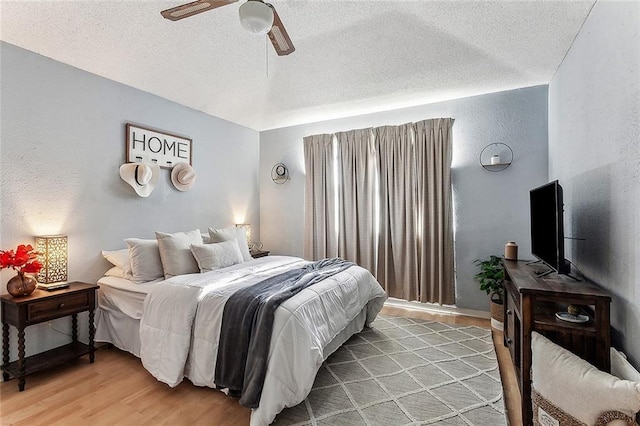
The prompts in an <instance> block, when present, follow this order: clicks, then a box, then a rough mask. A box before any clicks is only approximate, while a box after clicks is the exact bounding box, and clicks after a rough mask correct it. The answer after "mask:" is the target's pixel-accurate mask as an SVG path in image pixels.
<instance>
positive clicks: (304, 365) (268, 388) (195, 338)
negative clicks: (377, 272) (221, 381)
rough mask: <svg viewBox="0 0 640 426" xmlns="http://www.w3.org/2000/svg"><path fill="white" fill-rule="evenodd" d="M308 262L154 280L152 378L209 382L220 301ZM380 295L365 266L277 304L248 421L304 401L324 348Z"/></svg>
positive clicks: (147, 331) (266, 260)
mask: <svg viewBox="0 0 640 426" xmlns="http://www.w3.org/2000/svg"><path fill="white" fill-rule="evenodd" d="M306 263H307V262H306V261H304V260H302V259H299V258H292V257H284V256H270V257H263V258H260V259H256V260H254V261H251V262H248V263H247V264H241V265H236V266H234V267H231V268H225V269H222V270H217V271H213V272H208V273H204V274H190V275H182V276H177V277H173V278H171V279H169V280H166V281H163V282H161V283H158V284H157V285H154V287H153V289H152V290H151V291H150V292H149V295H148V296H147V298H146V299H145V304H144V311H143V312H144V313H143V316H142V320H141V324H140V338H141V343H142V345H141V346H142V348H141V354H140V356H141V359H142V363H143V365H144V367H145V368H146V369H147V370H149V372H150V373H151V374H153V376H154V377H156V378H157V379H158V380H160V381H162V382H164V383H167V384H168V385H169V386H176V385H177V384H178V383H180V382H181V381H182V379H183V378H184V377H188V378H189V380H191V381H192V382H193V383H194V384H196V385H199V386H209V387H215V385H214V373H215V365H216V357H217V351H218V338H219V335H220V326H221V323H222V312H223V308H224V304H225V303H226V301H227V299H228V298H229V296H231V294H232V293H234V292H235V291H236V290H237V289H238V288H241V287H244V286H248V285H251V284H255V283H258V282H260V281H262V280H263V279H265V278H267V277H268V276H271V275H275V274H279V273H282V272H284V271H286V270H288V269H291V268H297V267H300V266H302V265H304V264H306ZM385 299H386V294H385V293H384V290H383V289H382V287H380V284H378V282H377V281H376V280H375V278H374V277H373V276H372V275H371V274H370V273H369V272H368V271H367V270H366V269H364V268H361V267H359V266H353V267H351V268H349V269H347V270H345V271H343V272H340V273H339V274H336V275H334V276H333V277H331V278H328V279H326V280H324V281H322V282H320V283H317V284H314V285H313V286H311V287H309V288H307V289H305V290H303V291H301V292H300V293H298V294H297V295H296V296H294V297H292V298H291V299H289V300H287V301H285V302H284V303H283V304H282V305H280V307H279V308H278V309H277V311H276V314H275V319H274V326H273V336H272V339H271V345H270V349H269V363H268V367H267V376H266V379H265V383H264V388H263V392H262V398H261V400H260V406H259V407H258V408H257V409H255V410H253V412H252V414H251V425H267V424H269V423H271V422H272V421H273V419H274V418H275V416H276V414H278V413H279V412H280V411H281V410H282V409H283V408H285V407H292V406H294V405H297V404H299V403H300V402H302V401H303V400H304V399H305V398H306V396H307V395H308V394H309V392H310V390H311V387H312V385H313V381H314V379H315V375H316V373H317V371H318V369H319V368H320V365H321V364H322V361H323V360H324V358H325V357H326V356H328V355H330V354H329V353H324V349H325V346H327V344H328V343H329V342H330V341H331V340H333V338H334V337H335V336H337V335H338V334H339V333H340V332H341V331H342V330H343V329H344V328H345V327H346V326H347V324H348V323H350V322H351V320H353V319H354V318H355V317H356V316H357V315H358V314H359V313H360V311H362V309H363V308H364V307H365V306H366V307H367V319H366V322H367V323H369V322H371V321H373V319H374V318H375V316H376V315H377V314H378V312H379V311H380V309H381V308H382V305H383V303H384V300H385Z"/></svg>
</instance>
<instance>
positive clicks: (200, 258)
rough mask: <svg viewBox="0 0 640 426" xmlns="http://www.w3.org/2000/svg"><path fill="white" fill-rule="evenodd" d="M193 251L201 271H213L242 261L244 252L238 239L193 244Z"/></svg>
mask: <svg viewBox="0 0 640 426" xmlns="http://www.w3.org/2000/svg"><path fill="white" fill-rule="evenodd" d="M191 252H192V253H193V256H194V257H195V258H196V262H198V266H199V267H200V272H208V271H213V270H216V269H220V268H226V267H228V266H232V265H235V264H236V263H242V261H243V260H242V253H240V248H238V242H237V241H236V240H229V241H225V242H222V243H213V244H191Z"/></svg>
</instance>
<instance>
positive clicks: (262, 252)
mask: <svg viewBox="0 0 640 426" xmlns="http://www.w3.org/2000/svg"><path fill="white" fill-rule="evenodd" d="M249 253H251V257H253V258H254V259H257V258H259V257H265V256H269V253H270V252H269V250H251V251H249Z"/></svg>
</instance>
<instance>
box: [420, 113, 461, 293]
mask: <svg viewBox="0 0 640 426" xmlns="http://www.w3.org/2000/svg"><path fill="white" fill-rule="evenodd" d="M453 121H454V120H453V119H450V118H440V119H435V120H424V121H420V122H418V123H415V145H414V146H415V159H416V170H417V176H416V180H415V182H416V196H417V197H416V207H417V208H416V212H417V231H418V233H417V241H418V281H417V282H418V286H419V288H418V291H419V294H420V297H419V300H420V301H421V302H437V303H440V304H449V305H450V304H454V303H455V288H454V287H455V285H454V264H453V259H454V253H453V207H452V201H451V199H452V194H451V157H452V138H451V127H452V126H453Z"/></svg>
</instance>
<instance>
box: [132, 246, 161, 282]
mask: <svg viewBox="0 0 640 426" xmlns="http://www.w3.org/2000/svg"><path fill="white" fill-rule="evenodd" d="M124 242H125V243H127V246H129V256H130V257H131V272H132V274H133V280H132V281H135V282H137V283H142V282H146V281H153V280H155V279H158V278H162V277H163V276H164V271H163V269H162V261H161V260H160V251H159V250H158V242H157V241H156V240H142V239H139V238H127V239H126V240H124Z"/></svg>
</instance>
